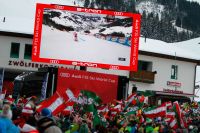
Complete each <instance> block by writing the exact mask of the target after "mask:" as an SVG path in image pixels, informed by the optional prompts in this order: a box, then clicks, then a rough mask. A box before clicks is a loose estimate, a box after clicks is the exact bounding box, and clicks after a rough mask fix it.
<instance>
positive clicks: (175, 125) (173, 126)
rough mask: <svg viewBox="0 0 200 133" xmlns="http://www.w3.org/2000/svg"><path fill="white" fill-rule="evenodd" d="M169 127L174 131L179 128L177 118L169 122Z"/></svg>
mask: <svg viewBox="0 0 200 133" xmlns="http://www.w3.org/2000/svg"><path fill="white" fill-rule="evenodd" d="M169 126H170V127H171V128H172V129H177V128H178V123H177V120H176V119H175V118H172V119H171V120H170V121H169Z"/></svg>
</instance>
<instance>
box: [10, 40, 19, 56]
mask: <svg viewBox="0 0 200 133" xmlns="http://www.w3.org/2000/svg"><path fill="white" fill-rule="evenodd" d="M19 48H20V43H15V42H12V43H11V51H10V58H19Z"/></svg>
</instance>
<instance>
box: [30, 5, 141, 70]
mask: <svg viewBox="0 0 200 133" xmlns="http://www.w3.org/2000/svg"><path fill="white" fill-rule="evenodd" d="M139 36H140V15H139V14H133V13H126V12H115V11H108V10H98V9H89V8H80V7H72V6H60V5H47V4H37V8H36V15H35V28H34V39H33V54H32V60H33V61H37V62H47V63H54V64H67V65H75V66H87V67H98V68H107V69H119V70H132V71H136V70H137V59H138V43H139Z"/></svg>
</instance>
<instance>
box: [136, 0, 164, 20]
mask: <svg viewBox="0 0 200 133" xmlns="http://www.w3.org/2000/svg"><path fill="white" fill-rule="evenodd" d="M136 10H137V11H139V13H140V14H143V12H144V11H145V12H146V13H147V14H150V13H153V14H154V15H156V14H158V16H159V19H161V14H162V12H164V6H163V5H161V4H158V3H156V2H153V1H141V2H139V3H138V4H137V5H136Z"/></svg>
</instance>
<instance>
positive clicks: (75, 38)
mask: <svg viewBox="0 0 200 133" xmlns="http://www.w3.org/2000/svg"><path fill="white" fill-rule="evenodd" d="M74 41H78V33H77V32H76V31H75V32H74Z"/></svg>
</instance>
